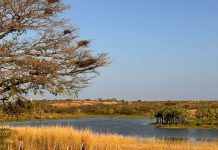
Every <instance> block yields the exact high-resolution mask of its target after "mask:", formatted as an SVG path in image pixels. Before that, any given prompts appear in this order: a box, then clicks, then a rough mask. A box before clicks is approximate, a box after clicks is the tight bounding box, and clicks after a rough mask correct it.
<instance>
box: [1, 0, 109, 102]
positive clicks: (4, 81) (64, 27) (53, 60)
mask: <svg viewBox="0 0 218 150" xmlns="http://www.w3.org/2000/svg"><path fill="white" fill-rule="evenodd" d="M68 8H69V6H68V5H66V4H64V3H63V1H62V0H0V97H1V98H0V99H1V100H2V101H3V102H4V101H6V100H10V99H17V98H19V97H24V96H25V94H27V93H29V92H33V93H35V94H42V93H44V92H45V91H47V92H49V93H51V94H55V95H57V94H63V93H68V94H76V93H77V92H78V91H79V90H80V89H81V88H84V87H86V86H87V85H88V81H89V80H90V79H92V78H93V77H95V76H96V75H97V74H98V72H97V71H96V69H97V68H99V67H102V66H105V65H106V64H108V59H107V55H106V54H105V53H101V54H97V55H93V54H92V53H91V51H90V48H89V41H87V40H78V28H77V27H75V26H74V25H72V24H71V23H70V21H69V20H67V19H64V18H63V17H61V15H62V13H63V11H64V10H66V9H68Z"/></svg>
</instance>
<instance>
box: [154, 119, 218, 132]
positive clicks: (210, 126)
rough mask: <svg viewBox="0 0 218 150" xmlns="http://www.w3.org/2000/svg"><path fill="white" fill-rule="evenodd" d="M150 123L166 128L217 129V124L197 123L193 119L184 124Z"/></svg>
mask: <svg viewBox="0 0 218 150" xmlns="http://www.w3.org/2000/svg"><path fill="white" fill-rule="evenodd" d="M151 125H153V126H156V127H159V128H166V129H211V130H212V129H216V130H218V125H216V124H198V123H196V122H195V121H193V122H191V123H186V124H156V123H152V124H151Z"/></svg>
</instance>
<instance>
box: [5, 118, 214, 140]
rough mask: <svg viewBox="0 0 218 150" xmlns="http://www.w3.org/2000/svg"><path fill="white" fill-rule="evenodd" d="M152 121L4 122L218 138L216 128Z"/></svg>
mask: <svg viewBox="0 0 218 150" xmlns="http://www.w3.org/2000/svg"><path fill="white" fill-rule="evenodd" d="M154 121H155V120H154V119H149V118H106V117H105V118H104V117H90V118H80V119H65V120H47V121H28V122H14V123H6V124H7V125H10V126H72V127H74V128H76V129H87V128H88V129H90V130H92V131H94V132H97V133H116V134H120V135H124V136H134V137H139V138H151V137H155V138H163V137H165V138H189V139H218V130H215V129H163V128H158V127H155V126H152V125H149V124H150V123H153V122H154Z"/></svg>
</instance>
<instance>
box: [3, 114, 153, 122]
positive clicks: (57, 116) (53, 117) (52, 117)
mask: <svg viewBox="0 0 218 150" xmlns="http://www.w3.org/2000/svg"><path fill="white" fill-rule="evenodd" d="M89 117H105V118H151V117H149V116H142V115H91V114H78V115H74V114H62V115H60V114H55V115H54V114H52V115H45V116H41V117H20V118H16V117H13V118H10V119H6V120H4V121H0V123H9V122H26V121H40V120H41V121H44V120H62V119H79V118H89Z"/></svg>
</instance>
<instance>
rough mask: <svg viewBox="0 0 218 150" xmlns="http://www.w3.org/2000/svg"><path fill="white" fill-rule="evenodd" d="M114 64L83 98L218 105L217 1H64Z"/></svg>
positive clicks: (97, 48) (71, 15)
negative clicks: (211, 102)
mask: <svg viewBox="0 0 218 150" xmlns="http://www.w3.org/2000/svg"><path fill="white" fill-rule="evenodd" d="M65 2H66V3H69V4H71V5H72V9H71V10H68V11H67V13H65V14H64V15H65V17H66V18H69V19H71V20H72V23H73V24H76V25H78V26H79V27H80V29H81V30H80V34H81V38H82V39H91V40H92V49H93V52H95V53H98V52H107V53H108V54H109V57H110V59H111V60H112V61H113V63H112V64H111V65H110V66H109V67H106V68H102V69H100V70H99V71H100V72H101V76H99V77H98V78H96V79H94V80H93V81H92V84H91V85H90V87H89V88H87V89H84V90H83V91H82V92H81V93H80V98H117V99H126V100H137V99H142V100H173V99H176V100H184V99H211V100H212V99H218V1H217V0H180V1H179V0H177V1H175V0H65Z"/></svg>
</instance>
